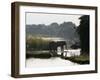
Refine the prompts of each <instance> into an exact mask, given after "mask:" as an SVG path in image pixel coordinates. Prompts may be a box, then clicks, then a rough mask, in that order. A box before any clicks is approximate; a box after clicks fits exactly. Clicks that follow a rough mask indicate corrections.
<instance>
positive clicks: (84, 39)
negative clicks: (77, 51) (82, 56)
mask: <svg viewBox="0 0 100 80" xmlns="http://www.w3.org/2000/svg"><path fill="white" fill-rule="evenodd" d="M79 19H80V20H81V21H80V25H79V26H78V28H77V32H78V34H79V36H80V44H81V46H80V47H81V50H82V53H89V16H88V15H83V16H81V17H80V18H79Z"/></svg>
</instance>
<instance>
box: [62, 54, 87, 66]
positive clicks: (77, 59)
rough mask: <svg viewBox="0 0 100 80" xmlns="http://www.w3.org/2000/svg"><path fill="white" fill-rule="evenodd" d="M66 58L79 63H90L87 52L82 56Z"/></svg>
mask: <svg viewBox="0 0 100 80" xmlns="http://www.w3.org/2000/svg"><path fill="white" fill-rule="evenodd" d="M64 59H66V60H70V61H72V62H75V63H78V64H89V56H88V55H86V54H85V55H80V56H75V57H66V58H64Z"/></svg>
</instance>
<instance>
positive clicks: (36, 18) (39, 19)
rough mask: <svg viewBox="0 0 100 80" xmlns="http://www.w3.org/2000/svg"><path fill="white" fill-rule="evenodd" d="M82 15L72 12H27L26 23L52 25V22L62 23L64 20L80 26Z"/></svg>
mask: <svg viewBox="0 0 100 80" xmlns="http://www.w3.org/2000/svg"><path fill="white" fill-rule="evenodd" d="M81 16H82V15H74V14H73V15H72V14H66V15H65V14H48V13H26V25H32V24H36V25H38V24H45V25H50V24H51V23H58V24H62V23H63V22H72V23H74V24H75V25H76V26H79V24H80V20H79V18H80V17H81Z"/></svg>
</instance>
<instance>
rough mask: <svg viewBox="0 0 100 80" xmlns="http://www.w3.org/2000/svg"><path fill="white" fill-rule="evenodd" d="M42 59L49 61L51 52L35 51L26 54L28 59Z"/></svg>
mask: <svg viewBox="0 0 100 80" xmlns="http://www.w3.org/2000/svg"><path fill="white" fill-rule="evenodd" d="M31 57H33V58H40V59H48V58H51V55H50V53H49V51H33V52H31V53H26V58H31Z"/></svg>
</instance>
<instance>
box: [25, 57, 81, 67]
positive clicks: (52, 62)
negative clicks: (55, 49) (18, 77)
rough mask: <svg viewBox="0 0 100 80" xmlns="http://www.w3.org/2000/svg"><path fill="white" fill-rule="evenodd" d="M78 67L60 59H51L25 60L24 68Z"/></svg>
mask: <svg viewBox="0 0 100 80" xmlns="http://www.w3.org/2000/svg"><path fill="white" fill-rule="evenodd" d="M73 65H79V64H77V63H73V62H71V61H69V60H64V59H62V58H60V57H56V58H55V57H54V58H53V57H52V58H50V59H39V58H28V59H26V67H28V68H32V67H57V66H73Z"/></svg>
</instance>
